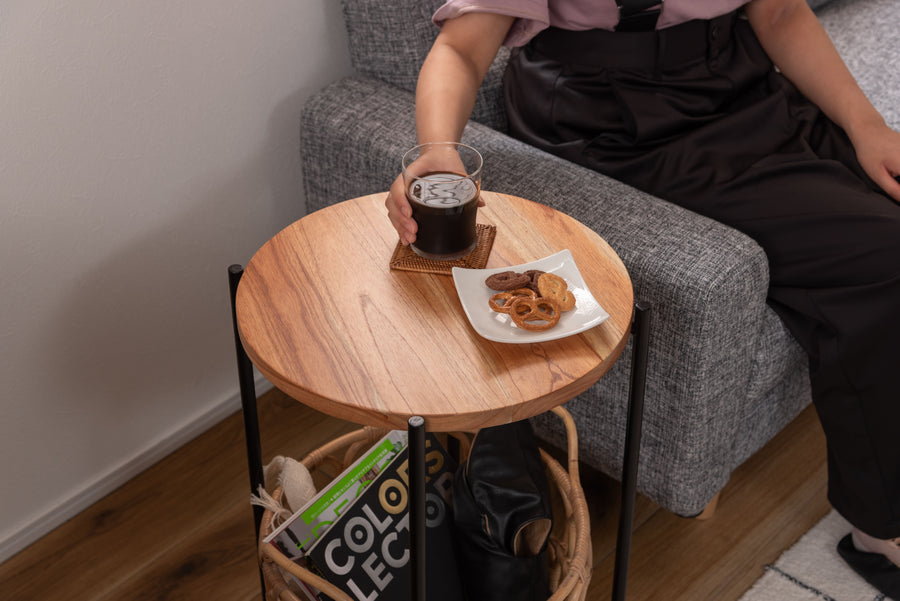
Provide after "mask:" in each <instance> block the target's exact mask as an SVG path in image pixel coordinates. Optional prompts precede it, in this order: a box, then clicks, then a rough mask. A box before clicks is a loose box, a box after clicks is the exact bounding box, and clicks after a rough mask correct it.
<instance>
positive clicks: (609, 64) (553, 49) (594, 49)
mask: <svg viewBox="0 0 900 601" xmlns="http://www.w3.org/2000/svg"><path fill="white" fill-rule="evenodd" d="M736 19H737V11H735V12H732V13H728V14H727V15H723V16H721V17H716V18H715V19H710V20H701V19H698V20H694V21H687V22H686V23H681V24H679V25H675V26H672V27H667V28H665V29H658V30H654V31H639V32H631V31H618V30H617V31H607V30H605V29H588V30H585V31H572V30H569V29H559V28H557V27H550V28H548V29H545V30H543V31H541V32H540V33H539V34H537V35H536V36H535V37H534V39H532V40H531V42H529V46H530V47H531V48H532V49H533V50H535V51H537V52H538V53H540V54H542V55H544V56H545V57H547V58H550V59H552V60H555V61H557V62H559V63H563V64H567V65H582V66H588V67H601V68H603V67H606V68H613V69H656V68H661V69H665V68H666V67H670V66H671V67H679V66H682V65H684V64H686V63H689V62H691V61H693V60H698V59H701V58H711V59H715V58H716V57H717V56H718V54H719V52H720V51H721V50H722V48H724V47H725V46H726V45H727V44H728V42H729V41H730V40H731V32H732V28H733V26H734V22H735V20H736Z"/></svg>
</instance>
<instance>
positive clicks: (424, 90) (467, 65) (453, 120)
mask: <svg viewBox="0 0 900 601" xmlns="http://www.w3.org/2000/svg"><path fill="white" fill-rule="evenodd" d="M512 22H513V19H512V17H507V16H503V15H495V14H491V13H477V12H476V13H468V14H465V15H462V16H460V17H457V18H456V19H451V20H449V21H447V22H446V23H445V24H444V26H443V28H442V29H441V33H440V34H439V35H438V37H437V40H435V43H434V46H432V48H431V51H430V52H429V53H428V57H427V58H426V59H425V63H424V64H423V65H422V69H421V70H420V72H419V81H418V85H417V87H416V132H417V135H418V138H419V142H422V143H424V142H440V141H454V142H455V141H459V138H460V136H462V131H463V128H464V127H465V125H466V122H467V121H468V119H469V116H470V115H471V114H472V108H473V107H474V106H475V96H476V94H477V93H478V87H479V86H480V85H481V81H482V80H483V79H484V76H485V74H486V73H487V70H488V68H489V67H490V65H491V62H492V61H493V60H494V57H495V56H496V54H497V50H499V48H500V45H501V44H502V42H503V39H504V38H505V37H506V32H507V31H508V30H509V28H510V26H511V25H512Z"/></svg>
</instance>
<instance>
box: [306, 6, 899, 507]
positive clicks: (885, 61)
mask: <svg viewBox="0 0 900 601" xmlns="http://www.w3.org/2000/svg"><path fill="white" fill-rule="evenodd" d="M810 1H811V4H813V5H814V7H815V8H816V10H817V14H818V15H819V17H820V19H821V20H822V22H823V24H824V25H825V27H826V29H827V30H828V31H829V33H830V34H831V35H832V37H833V39H834V40H835V43H836V45H837V47H838V49H839V51H840V52H841V53H842V55H843V56H844V57H845V60H846V61H847V63H848V65H849V66H850V67H851V69H852V71H853V72H854V74H855V75H856V76H857V78H858V80H859V81H860V84H861V85H862V86H863V88H864V89H865V90H866V91H867V92H868V93H869V94H870V96H871V97H872V99H873V101H874V102H875V104H876V106H878V108H880V109H881V111H882V113H883V114H884V115H885V117H886V118H887V119H888V121H889V122H890V123H891V124H892V125H893V126H894V127H898V126H900V80H898V79H897V77H896V76H897V74H898V73H900V57H898V54H900V52H898V51H897V49H898V48H900V28H898V27H897V23H900V2H898V1H897V0H832V1H830V2H827V1H826V2H822V1H821V0H820V1H816V0H810ZM441 3H442V2H441V0H343V7H344V17H345V23H346V26H347V31H348V34H349V41H350V52H351V56H352V61H353V66H354V68H355V70H356V75H355V76H353V77H349V78H346V79H342V80H340V81H337V82H335V83H333V84H331V85H329V86H328V87H326V88H325V89H323V90H322V91H321V92H319V93H317V94H316V95H314V96H313V97H311V98H310V99H309V100H308V102H307V103H306V105H305V106H304V108H303V116H302V124H301V137H300V142H301V157H302V167H303V173H304V181H305V192H306V201H307V210H308V211H315V210H317V209H319V208H322V207H324V206H327V205H329V204H332V203H335V202H338V201H341V200H344V199H348V198H352V197H356V196H360V195H363V194H370V193H373V192H378V191H383V190H386V189H387V188H388V186H389V185H390V183H391V181H392V180H393V179H394V177H395V176H396V174H397V173H398V164H399V157H400V156H401V154H402V152H403V151H404V150H406V149H407V148H408V147H410V146H411V145H413V144H414V143H415V126H414V120H413V111H414V104H413V101H414V97H413V91H414V89H415V85H416V78H417V74H418V69H419V66H420V65H421V63H422V61H423V60H424V57H425V55H426V53H427V52H428V49H429V48H430V46H431V43H432V41H433V39H434V37H435V36H436V34H437V30H436V28H435V27H434V26H433V25H432V24H431V21H430V17H431V14H432V13H433V11H434V10H435V9H436V8H437V6H439V5H440V4H441ZM506 57H507V52H506V51H505V50H504V51H501V53H500V55H499V56H498V57H497V60H496V61H495V62H494V65H493V66H492V68H491V71H490V73H489V74H488V76H487V78H486V80H485V82H484V84H483V86H482V88H481V91H480V93H479V98H478V102H477V106H476V108H475V111H474V113H473V117H472V120H471V121H470V123H469V124H468V126H467V128H466V130H465V133H464V136H463V139H464V141H466V142H468V143H470V144H472V145H474V146H475V147H477V148H478V149H480V150H481V152H482V153H483V154H484V157H485V165H486V167H485V174H484V181H483V185H484V188H485V189H487V190H494V191H499V192H504V193H508V194H513V195H517V196H522V197H524V198H529V199H532V200H535V201H539V202H542V203H545V204H547V205H550V206H553V207H554V208H556V209H559V210H561V211H564V212H565V213H567V214H569V215H571V216H573V217H575V218H577V219H578V220H580V221H581V222H583V223H585V224H587V225H588V226H590V227H591V228H593V229H594V230H595V231H597V232H598V233H599V234H600V235H601V236H602V237H603V238H604V239H606V240H607V241H608V242H609V243H610V244H611V245H612V247H613V248H614V249H615V250H616V252H618V254H619V255H620V256H621V258H622V260H623V261H624V263H625V265H626V266H627V268H628V271H629V273H630V275H631V278H632V281H633V282H634V286H635V294H636V297H637V298H640V299H643V300H646V301H648V302H649V303H650V304H651V305H652V307H653V321H652V329H651V350H650V357H649V367H648V381H647V391H646V407H645V421H644V432H643V444H642V449H641V462H640V467H639V476H638V490H639V491H640V492H642V493H643V494H644V495H646V496H647V497H649V498H650V499H652V500H653V501H655V502H657V503H659V504H660V505H661V506H663V507H665V508H667V509H669V510H671V511H672V512H674V513H676V514H679V515H684V516H691V515H696V514H698V513H699V512H701V511H702V510H703V508H704V507H705V506H706V505H707V503H708V502H709V501H710V500H711V499H712V498H713V497H714V496H715V495H716V494H717V493H718V492H719V491H720V490H721V489H722V487H723V486H724V485H725V484H726V483H727V482H728V479H729V476H730V474H731V472H732V471H733V470H734V469H735V468H736V467H737V466H739V465H740V464H741V463H742V462H743V461H745V460H746V459H747V458H748V457H749V456H750V455H752V454H753V453H754V452H756V451H757V450H758V449H759V448H760V447H762V446H763V445H764V444H765V443H766V442H767V441H768V440H770V439H771V438H772V437H773V436H774V435H775V434H776V433H777V432H779V431H780V430H781V429H782V428H783V427H784V426H785V425H786V424H788V422H790V421H791V420H792V419H793V418H794V417H795V416H796V415H797V414H798V413H799V412H800V411H801V410H802V409H803V408H804V407H806V406H807V405H808V404H809V403H810V395H809V382H808V377H807V373H806V366H807V361H806V357H805V355H804V353H803V351H802V350H801V349H800V347H799V346H798V345H797V343H796V342H795V341H794V340H793V339H792V338H791V336H790V334H789V333H788V332H787V331H786V329H785V328H784V327H783V326H782V324H781V322H780V320H779V319H778V317H777V316H776V315H775V313H774V312H773V311H772V310H771V309H770V308H769V307H768V306H767V305H766V288H767V281H768V270H767V263H766V257H765V255H764V253H763V251H762V250H761V249H760V247H759V246H758V245H757V244H756V243H755V242H754V241H752V240H750V239H749V238H747V237H746V236H744V235H743V234H741V233H739V232H737V231H735V230H733V229H731V228H729V227H726V226H724V225H721V224H719V223H716V222H714V221H711V220H709V219H706V218H703V217H700V216H698V215H696V214H693V213H691V212H689V211H686V210H684V209H681V208H679V207H677V206H674V205H672V204H670V203H667V202H664V201H662V200H660V199H657V198H654V197H651V196H648V195H646V194H643V193H641V192H638V191H636V190H634V189H632V188H630V187H628V186H625V185H623V184H621V183H618V182H616V181H613V180H611V179H609V178H607V177H604V176H602V175H599V174H597V173H594V172H592V171H589V170H587V169H584V168H582V167H579V166H577V165H574V164H571V163H569V162H566V161H563V160H560V159H558V158H555V157H553V156H550V155H547V154H545V153H542V152H540V151H538V150H536V149H534V148H532V147H530V146H527V145H525V144H523V143H521V142H518V141H516V140H514V139H512V138H510V137H508V136H507V135H505V134H504V131H505V115H504V111H503V104H502V98H501V83H500V80H501V74H502V71H503V67H504V64H505V60H506ZM629 372H630V350H626V352H625V354H623V357H622V359H621V360H620V361H619V362H618V363H617V365H616V366H615V367H614V368H613V369H612V371H611V372H610V373H609V374H608V375H607V376H606V377H604V378H603V379H602V381H600V382H599V383H598V384H597V385H596V386H594V387H592V388H591V389H590V390H589V391H588V392H586V393H584V394H583V395H581V396H580V397H578V398H577V399H574V400H572V401H571V402H570V403H569V404H568V405H567V406H568V408H569V410H570V411H571V413H572V414H573V416H574V417H575V420H576V422H577V424H578V428H579V434H580V446H581V448H580V453H581V455H580V456H581V458H582V460H583V461H584V462H586V463H588V464H590V465H591V466H593V467H595V468H598V469H600V470H602V471H604V472H606V473H608V474H610V475H612V476H614V477H619V476H620V474H621V461H622V459H621V457H622V448H623V444H624V442H623V439H624V431H625V408H626V403H627V397H628V381H629ZM533 421H534V424H535V427H536V429H537V431H538V434H539V436H541V437H542V438H545V439H547V440H549V441H552V442H555V443H557V444H559V443H560V442H561V437H562V432H561V431H558V430H557V429H556V423H555V422H554V421H553V420H549V419H546V420H545V419H542V418H535V419H534V420H533Z"/></svg>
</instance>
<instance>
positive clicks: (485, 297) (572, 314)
mask: <svg viewBox="0 0 900 601" xmlns="http://www.w3.org/2000/svg"><path fill="white" fill-rule="evenodd" d="M529 269H540V270H541V271H547V272H550V273H555V274H556V275H558V276H560V277H561V278H563V279H564V280H565V281H566V283H567V284H568V285H569V290H571V291H572V293H573V294H574V295H575V308H574V309H572V310H571V311H565V312H563V314H562V315H561V316H560V318H559V323H557V324H556V325H555V326H553V327H552V328H550V329H549V330H545V331H543V332H529V331H527V330H523V329H521V328H518V327H516V325H515V324H514V323H513V322H512V319H511V318H510V317H509V315H507V314H505V313H498V312H497V311H494V310H493V309H491V307H490V306H489V305H488V301H489V300H490V298H491V296H492V295H493V294H495V293H496V292H497V291H496V290H491V289H490V288H488V287H487V285H486V284H485V283H484V280H485V279H487V277H488V276H489V275H491V274H494V273H499V272H502V271H518V272H520V273H521V272H524V271H528V270H529ZM453 283H454V284H456V292H457V294H459V300H460V302H462V306H463V310H464V311H465V312H466V317H468V318H469V323H471V324H472V327H473V328H474V329H475V331H476V332H478V334H479V335H480V336H482V337H484V338H487V339H488V340H493V341H495V342H511V343H520V344H524V343H529V342H546V341H548V340H557V339H559V338H565V337H566V336H572V335H574V334H579V333H581V332H584V331H585V330H589V329H591V328H593V327H594V326H598V325H600V324H601V323H603V322H604V321H606V320H607V319H609V313H607V312H606V311H605V310H604V309H603V307H601V306H600V303H598V302H597V300H596V299H595V298H594V297H593V295H592V294H591V291H590V290H588V287H587V285H585V283H584V278H582V277H581V272H580V271H578V266H577V265H575V260H574V259H573V258H572V253H570V252H569V250H568V249H566V250H561V251H559V252H558V253H556V254H553V255H550V256H549V257H544V258H543V259H540V260H537V261H532V262H531V263H524V264H522V265H511V266H509V267H497V268H494V269H466V268H463V267H454V268H453Z"/></svg>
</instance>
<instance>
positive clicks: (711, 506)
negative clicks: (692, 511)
mask: <svg viewBox="0 0 900 601" xmlns="http://www.w3.org/2000/svg"><path fill="white" fill-rule="evenodd" d="M721 494H722V493H721V492H718V493H716V496H714V497H713V498H712V501H710V502H709V503H707V504H706V507H704V508H703V511H701V512H700V515H698V516H697V517H695V518H694V519H695V520H708V519H710V518H711V517H713V516H714V515H715V514H716V507H717V506H718V505H719V495H721Z"/></svg>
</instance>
